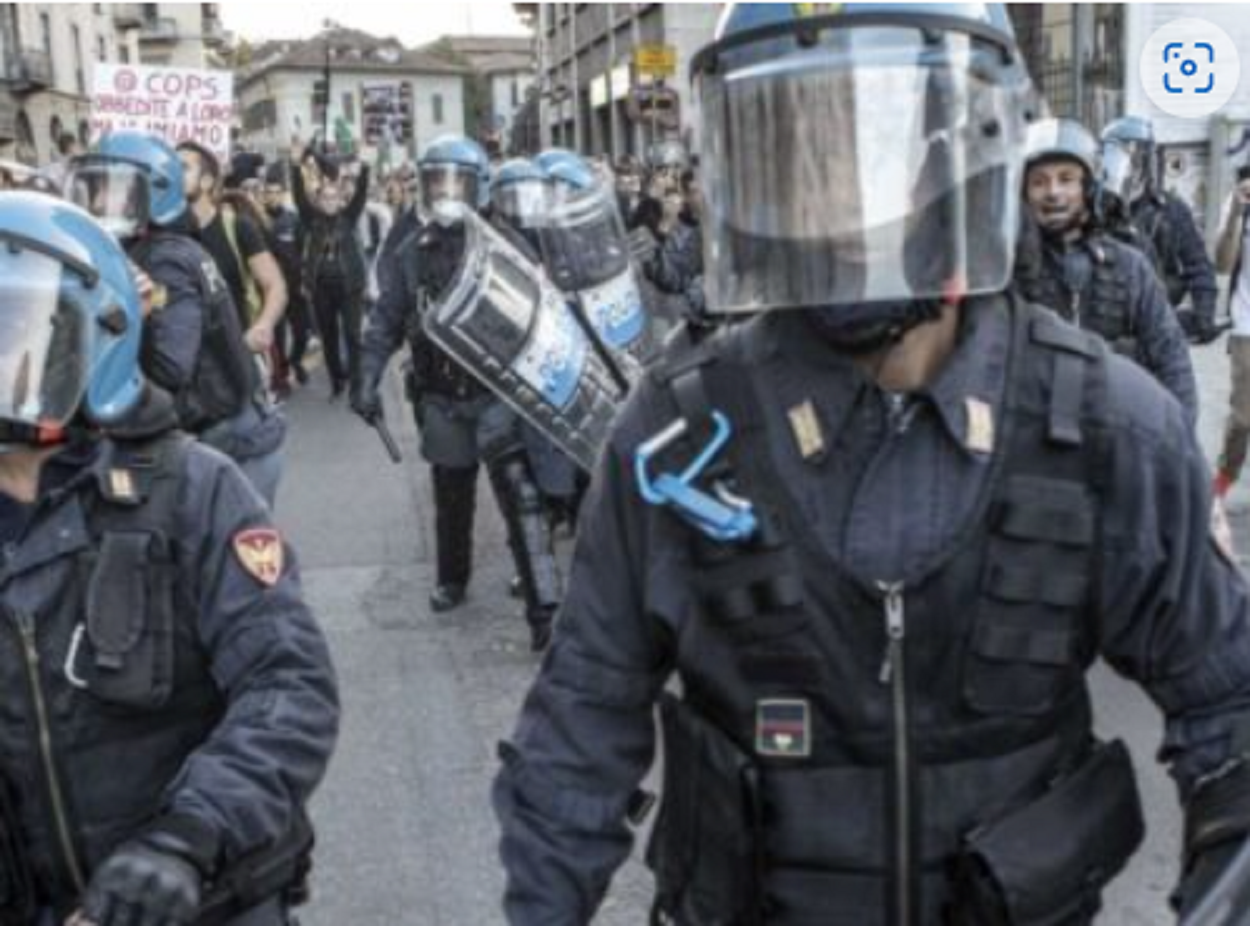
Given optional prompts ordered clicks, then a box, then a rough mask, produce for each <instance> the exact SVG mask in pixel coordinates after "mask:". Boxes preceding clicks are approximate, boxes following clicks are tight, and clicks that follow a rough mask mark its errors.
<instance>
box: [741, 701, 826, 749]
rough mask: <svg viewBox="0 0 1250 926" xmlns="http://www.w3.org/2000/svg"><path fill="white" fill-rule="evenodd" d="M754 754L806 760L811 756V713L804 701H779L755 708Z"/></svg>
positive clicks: (758, 704)
mask: <svg viewBox="0 0 1250 926" xmlns="http://www.w3.org/2000/svg"><path fill="white" fill-rule="evenodd" d="M755 754H756V755H759V756H768V757H770V758H774V759H806V758H808V757H809V756H811V754H812V721H811V709H810V706H809V705H808V703H807V701H805V700H803V699H801V698H793V699H792V698H777V699H770V700H767V701H759V702H757V703H756V705H755Z"/></svg>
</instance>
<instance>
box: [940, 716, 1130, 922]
mask: <svg viewBox="0 0 1250 926" xmlns="http://www.w3.org/2000/svg"><path fill="white" fill-rule="evenodd" d="M1144 832H1145V827H1144V824H1143V822H1142V812H1141V800H1140V798H1139V797H1138V793H1137V780H1136V778H1135V776H1134V775H1133V763H1132V759H1131V758H1130V757H1129V753H1128V749H1127V748H1125V746H1124V744H1123V743H1122V742H1120V741H1118V740H1117V741H1116V742H1114V743H1110V744H1098V745H1095V747H1094V749H1093V751H1092V752H1091V753H1090V755H1089V757H1088V758H1087V759H1086V760H1085V761H1084V762H1083V763H1082V764H1081V765H1080V766H1079V767H1078V768H1076V769H1075V770H1073V771H1072V772H1071V773H1070V774H1068V775H1065V776H1064V777H1062V778H1060V779H1059V780H1057V781H1056V782H1055V783H1054V784H1053V785H1052V786H1051V787H1050V789H1049V790H1047V791H1046V792H1045V793H1044V794H1042V795H1041V796H1040V797H1039V798H1037V800H1035V801H1033V802H1032V803H1030V804H1028V805H1026V806H1024V807H1021V808H1019V809H1017V810H1015V811H1012V812H1011V813H1009V814H1007V815H1006V816H1005V817H1002V818H1001V819H999V820H996V821H993V822H991V823H988V824H986V825H984V826H982V827H980V828H978V829H976V830H974V831H973V832H972V833H971V834H969V835H968V837H967V838H966V840H965V843H964V847H963V850H962V852H961V856H960V858H959V859H958V861H957V863H956V881H957V884H956V890H955V895H956V898H957V900H956V905H957V908H958V909H959V910H960V911H961V913H960V915H957V916H956V917H954V923H955V924H956V926H1074V924H1085V923H1090V922H1092V921H1093V917H1094V915H1095V913H1097V911H1098V907H1099V903H1100V901H1099V897H1100V894H1101V892H1102V889H1103V888H1104V887H1105V886H1106V885H1107V884H1108V882H1110V881H1111V879H1112V878H1114V877H1115V876H1116V875H1117V874H1118V873H1119V872H1120V870H1121V869H1122V868H1123V867H1124V866H1125V864H1127V862H1128V860H1129V858H1131V857H1132V855H1133V853H1134V852H1135V851H1136V850H1137V847H1138V846H1139V845H1140V844H1141V841H1142V837H1143V835H1144Z"/></svg>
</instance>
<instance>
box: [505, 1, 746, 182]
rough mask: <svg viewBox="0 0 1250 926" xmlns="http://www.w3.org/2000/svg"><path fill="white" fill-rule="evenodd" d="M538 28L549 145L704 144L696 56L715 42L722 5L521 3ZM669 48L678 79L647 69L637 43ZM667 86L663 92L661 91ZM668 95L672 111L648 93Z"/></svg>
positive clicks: (638, 147)
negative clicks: (652, 103)
mask: <svg viewBox="0 0 1250 926" xmlns="http://www.w3.org/2000/svg"><path fill="white" fill-rule="evenodd" d="M516 6H517V8H518V11H519V12H521V14H522V15H523V16H526V17H528V18H529V20H530V21H531V22H532V24H533V26H534V30H535V44H536V46H537V56H538V62H539V64H538V70H539V84H538V123H539V133H540V136H541V138H542V144H543V145H544V146H553V145H555V146H562V147H566V148H572V149H574V150H577V151H580V152H582V153H584V154H592V155H594V154H605V155H608V156H610V157H613V158H619V157H621V156H623V155H627V154H631V155H636V156H644V155H645V154H646V152H647V150H648V149H649V148H650V146H651V145H652V144H653V143H654V142H656V141H660V140H667V139H672V138H677V139H680V140H681V141H683V142H685V143H686V145H687V146H688V147H689V148H690V149H691V150H697V149H698V129H697V126H698V118H697V116H698V113H697V110H696V107H697V102H696V100H695V99H694V96H693V94H692V93H691V91H690V81H689V67H690V61H691V58H693V56H694V54H695V53H696V52H697V51H698V50H699V49H700V48H702V47H703V46H705V45H706V44H708V42H709V41H710V40H711V38H712V36H713V34H714V32H715V28H716V22H717V20H718V19H719V17H720V13H721V9H722V7H723V4H721V3H536V4H516ZM644 46H645V47H649V48H654V47H656V46H665V47H667V49H669V50H670V53H671V54H672V56H673V57H674V58H675V62H674V63H675V67H674V72H673V74H672V75H671V76H668V77H663V78H655V77H652V76H650V75H648V74H644V73H641V72H640V70H639V69H638V67H637V66H636V64H635V56H634V53H635V50H636V49H639V48H642V47H644ZM657 90H658V93H657V92H656V91H657ZM656 96H659V97H664V98H666V99H670V100H671V101H672V103H671V105H668V106H666V107H665V108H663V109H660V108H658V107H657V108H651V109H649V110H648V109H647V108H645V106H646V104H645V103H644V104H643V105H642V106H640V105H639V101H640V100H644V101H645V100H649V99H653V98H654V97H656Z"/></svg>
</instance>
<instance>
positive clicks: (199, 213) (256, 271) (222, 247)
mask: <svg viewBox="0 0 1250 926" xmlns="http://www.w3.org/2000/svg"><path fill="white" fill-rule="evenodd" d="M178 154H179V155H180V156H181V158H182V169H183V177H184V182H185V186H186V194H187V202H188V203H189V205H190V209H191V214H192V217H193V218H194V220H195V225H196V227H197V229H198V234H199V238H200V243H201V244H202V245H203V246H204V249H205V250H206V251H208V253H209V254H211V255H212V257H213V260H214V261H216V263H217V268H218V269H219V270H220V271H221V275H222V276H223V277H224V278H225V280H226V283H227V285H228V286H229V287H230V295H231V296H233V297H234V304H235V306H236V307H237V308H238V310H239V316H240V321H241V322H242V323H243V330H244V331H246V332H247V335H246V338H247V344H248V347H250V348H251V349H252V352H253V353H257V354H265V353H268V352H269V351H270V350H271V349H272V348H273V344H274V332H275V331H276V330H277V327H278V323H279V322H281V321H282V314H283V312H285V311H286V303H287V291H286V282H285V280H284V279H283V277H282V269H281V268H280V267H279V266H278V262H277V260H276V259H275V258H274V256H273V254H272V253H270V251H269V246H268V244H267V243H266V242H265V236H264V233H263V232H261V230H260V229H259V228H257V227H256V225H255V224H254V223H253V222H252V221H251V220H249V219H248V218H247V217H246V216H244V215H240V214H239V213H232V215H231V217H229V218H228V217H226V215H225V214H224V213H223V212H222V210H221V209H220V208H219V207H218V203H217V189H218V186H219V184H220V182H221V164H220V162H219V161H218V160H217V158H216V157H215V156H214V155H213V153H212V152H211V151H209V150H207V149H206V148H202V147H200V146H199V145H197V144H195V143H194V142H183V143H182V144H180V145H179V146H178ZM228 222H229V223H231V224H232V225H233V238H234V242H233V243H232V242H231V229H230V228H228V227H227V223H228ZM236 246H237V253H236ZM248 277H250V278H251V280H252V281H253V282H254V283H255V285H256V289H257V292H258V295H259V297H260V306H259V308H258V311H257V312H256V313H255V317H252V315H253V313H252V312H251V311H249V308H248V298H247V295H248Z"/></svg>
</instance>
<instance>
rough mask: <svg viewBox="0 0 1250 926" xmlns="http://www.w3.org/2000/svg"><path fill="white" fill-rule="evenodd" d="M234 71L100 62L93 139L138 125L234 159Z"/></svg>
mask: <svg viewBox="0 0 1250 926" xmlns="http://www.w3.org/2000/svg"><path fill="white" fill-rule="evenodd" d="M233 122H234V75H233V74H232V73H231V72H229V71H204V70H197V69H193V68H163V67H144V66H140V65H130V64H97V65H96V66H95V86H94V88H93V93H92V99H91V129H92V137H93V138H99V137H100V136H101V135H104V134H107V133H108V132H116V131H119V130H122V129H134V130H136V131H140V132H150V133H151V134H153V135H159V136H160V137H162V138H164V139H165V140H166V141H168V142H169V143H170V144H171V145H177V144H178V143H179V142H183V141H194V142H197V143H199V144H201V145H203V146H204V147H205V148H207V149H208V150H210V151H212V152H213V153H214V154H215V155H217V157H219V158H221V159H222V160H223V161H227V160H228V159H229V157H230V127H231V125H233Z"/></svg>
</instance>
